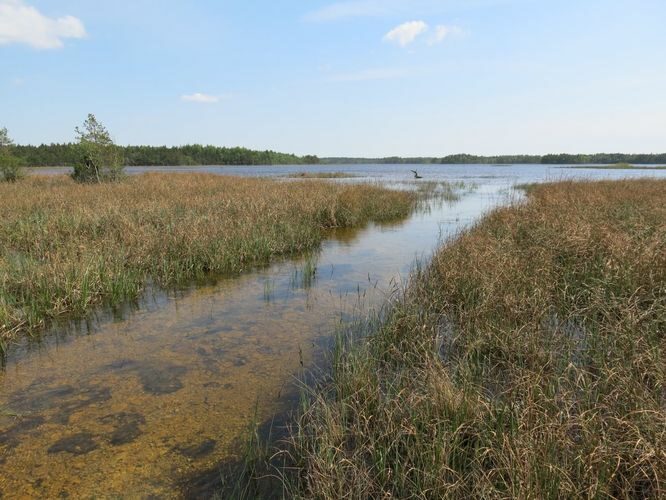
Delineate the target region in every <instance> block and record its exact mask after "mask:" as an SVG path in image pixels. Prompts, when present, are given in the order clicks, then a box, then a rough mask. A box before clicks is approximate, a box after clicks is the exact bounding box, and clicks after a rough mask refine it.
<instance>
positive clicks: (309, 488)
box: [282, 180, 666, 498]
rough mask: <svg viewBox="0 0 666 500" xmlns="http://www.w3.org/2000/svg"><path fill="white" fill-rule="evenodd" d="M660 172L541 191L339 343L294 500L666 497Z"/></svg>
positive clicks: (447, 252)
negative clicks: (365, 330)
mask: <svg viewBox="0 0 666 500" xmlns="http://www.w3.org/2000/svg"><path fill="white" fill-rule="evenodd" d="M664 199H666V181H657V180H636V181H616V182H594V183H592V182H563V183H557V184H550V185H535V186H531V187H530V189H529V199H528V202H527V203H522V202H521V203H517V204H515V205H514V206H511V207H508V208H502V209H499V210H496V211H495V212H493V213H492V214H490V215H489V216H488V217H486V218H485V219H484V220H483V221H481V222H480V223H478V224H477V225H476V226H475V227H474V228H472V229H471V230H470V231H468V232H466V233H464V234H462V235H461V236H460V237H459V238H458V239H457V240H456V241H455V242H453V243H452V244H449V245H445V246H444V247H442V248H441V249H440V250H439V252H438V253H437V254H436V255H435V257H434V258H433V260H432V262H431V264H430V265H429V266H428V267H426V268H425V269H417V270H416V271H415V274H414V276H413V277H412V279H411V282H410V284H409V286H408V288H407V289H406V290H405V291H404V293H403V294H402V295H401V296H398V297H396V298H395V299H394V301H393V303H392V306H391V311H390V313H389V314H388V317H387V318H386V319H385V320H382V321H379V322H378V323H377V324H374V325H370V333H369V334H368V335H360V336H359V338H342V339H339V340H338V342H337V343H336V349H335V351H334V355H333V363H332V372H331V374H330V379H328V380H324V381H323V383H322V385H321V386H320V387H318V388H315V389H312V390H309V391H308V392H307V397H306V398H304V401H306V403H305V404H304V405H303V407H302V409H301V413H300V418H299V419H298V422H297V425H296V426H295V428H294V430H293V433H292V437H291V440H290V444H289V446H288V447H286V448H285V451H284V453H286V454H288V456H290V457H291V459H292V462H291V464H290V467H288V468H285V469H283V470H282V473H283V474H284V477H285V488H286V491H287V494H288V495H289V496H295V497H307V498H341V497H345V498H388V497H393V498H599V497H605V498H661V497H663V496H664V495H665V494H666V451H665V448H664V443H666V400H665V399H664V398H665V397H666V392H664V387H666V360H665V359H664V352H665V351H664V332H665V331H666V205H665V204H664V203H663V200H664Z"/></svg>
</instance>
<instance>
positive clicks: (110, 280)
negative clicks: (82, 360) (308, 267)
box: [0, 174, 414, 339]
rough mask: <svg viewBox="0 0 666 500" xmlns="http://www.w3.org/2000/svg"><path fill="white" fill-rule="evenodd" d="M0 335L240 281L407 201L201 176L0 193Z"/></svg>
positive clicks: (381, 192) (321, 185) (389, 195)
mask: <svg viewBox="0 0 666 500" xmlns="http://www.w3.org/2000/svg"><path fill="white" fill-rule="evenodd" d="M0 199H1V200H2V203H1V204H0V339H8V338H10V337H12V336H13V335H15V334H17V333H19V332H21V331H29V330H34V329H35V328H38V327H41V326H42V325H43V324H44V323H45V322H48V321H50V320H52V319H54V318H57V317H59V316H62V315H69V314H75V315H82V314H85V313H86V312H88V311H89V310H90V309H91V308H92V307H94V306H96V305H98V304H102V303H105V304H118V303H120V302H122V301H126V300H128V299H135V298H137V297H138V296H139V295H140V294H141V293H142V290H143V289H144V286H145V285H146V283H148V282H150V283H154V284H156V285H158V286H162V287H171V286H177V285H180V284H183V283H185V282H188V281H191V280H196V279H199V278H203V277H205V276H208V275H211V274H221V273H225V274H226V273H240V272H243V271H246V270H247V269H249V268H251V267H252V266H255V265H258V264H262V263H265V262H267V261H269V260H270V259H271V258H273V257H276V256H281V255H287V254H293V253H299V252H304V251H308V250H311V249H313V248H315V247H317V246H318V245H319V244H320V242H321V241H322V239H323V238H324V237H325V235H326V230H327V229H329V228H333V227H350V226H356V225H360V224H363V223H365V222H367V221H369V220H374V221H382V220H390V219H393V218H396V217H403V216H406V215H408V214H409V212H410V211H411V210H412V208H413V205H414V200H413V196H411V195H409V194H407V193H400V192H395V191H393V190H386V189H381V188H379V187H376V186H367V185H353V186H351V185H337V184H331V183H325V182H316V181H313V182H309V183H307V184H301V183H293V182H280V181H274V180H260V179H243V178H230V177H220V176H212V175H197V174H187V175H177V174H166V175H165V174H149V175H142V176H136V177H132V178H129V179H126V180H125V181H123V182H120V183H114V184H108V185H80V184H76V183H74V182H73V181H71V179H68V178H65V177H52V178H28V179H26V180H25V181H24V182H22V183H19V184H14V185H0Z"/></svg>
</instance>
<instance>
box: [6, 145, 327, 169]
mask: <svg viewBox="0 0 666 500" xmlns="http://www.w3.org/2000/svg"><path fill="white" fill-rule="evenodd" d="M117 148H118V151H119V154H120V155H121V158H122V163H123V164H124V165H126V166H193V165H304V164H316V163H319V158H317V157H316V156H297V155H294V154H288V153H278V152H275V151H255V150H252V149H247V148H240V147H234V148H226V147H217V146H202V145H199V144H192V145H187V146H174V147H168V146H117ZM13 153H14V155H15V156H16V157H17V158H20V159H21V160H22V162H23V163H24V164H25V165H28V166H41V167H61V166H71V165H74V164H75V163H76V162H77V161H78V160H79V157H80V152H79V149H78V144H77V143H66V144H42V145H40V146H29V145H16V146H14V149H13Z"/></svg>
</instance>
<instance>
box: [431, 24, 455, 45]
mask: <svg viewBox="0 0 666 500" xmlns="http://www.w3.org/2000/svg"><path fill="white" fill-rule="evenodd" d="M462 33H463V30H462V28H460V27H459V26H444V25H442V24H440V25H439V26H436V27H435V33H434V34H433V36H432V37H430V40H428V43H429V44H430V45H437V44H438V43H442V42H443V41H444V39H445V38H448V37H450V36H456V35H462Z"/></svg>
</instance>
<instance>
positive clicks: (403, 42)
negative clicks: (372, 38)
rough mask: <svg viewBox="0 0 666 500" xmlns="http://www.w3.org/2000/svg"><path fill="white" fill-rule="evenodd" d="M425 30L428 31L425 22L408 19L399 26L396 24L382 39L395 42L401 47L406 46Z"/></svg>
mask: <svg viewBox="0 0 666 500" xmlns="http://www.w3.org/2000/svg"><path fill="white" fill-rule="evenodd" d="M426 31H428V25H427V24H426V23H425V22H423V21H409V22H407V23H403V24H401V25H400V26H396V27H395V28H393V29H392V30H391V31H389V32H388V33H386V35H384V41H385V42H391V43H396V44H398V45H400V46H401V47H406V46H407V45H409V44H410V43H412V42H414V40H416V39H417V38H418V36H419V35H422V34H423V33H425V32H426Z"/></svg>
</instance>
